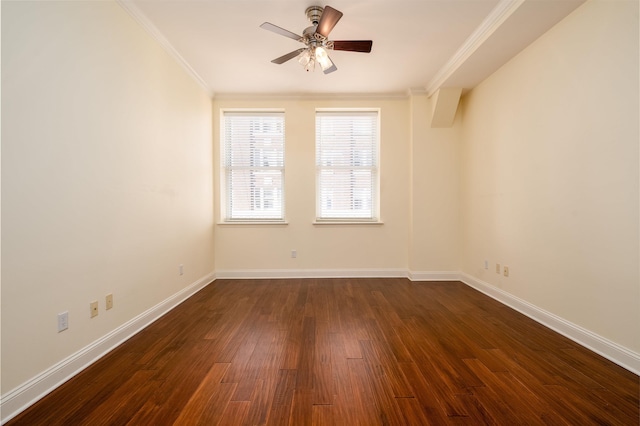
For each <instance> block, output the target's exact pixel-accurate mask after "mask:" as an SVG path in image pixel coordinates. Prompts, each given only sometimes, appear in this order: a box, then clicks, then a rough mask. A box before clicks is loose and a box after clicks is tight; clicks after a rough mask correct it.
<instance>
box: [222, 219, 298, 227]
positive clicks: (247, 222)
mask: <svg viewBox="0 0 640 426" xmlns="http://www.w3.org/2000/svg"><path fill="white" fill-rule="evenodd" d="M288 224H289V222H287V221H286V220H234V221H229V222H218V223H217V225H218V226H243V225H244V226H247V225H260V226H263V225H271V226H273V225H276V226H286V225H288Z"/></svg>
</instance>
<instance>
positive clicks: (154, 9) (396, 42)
mask: <svg viewBox="0 0 640 426" xmlns="http://www.w3.org/2000/svg"><path fill="white" fill-rule="evenodd" d="M119 2H120V4H121V5H122V6H123V7H124V8H125V10H127V11H128V12H129V13H130V14H131V15H132V16H133V17H134V18H135V19H137V20H138V22H140V23H141V24H142V25H143V26H144V27H145V28H146V29H147V30H148V31H149V32H150V33H151V34H152V35H154V36H155V37H156V39H158V41H160V43H161V44H163V45H164V46H165V48H166V49H167V50H168V51H170V52H171V53H172V54H174V55H175V56H176V57H177V58H178V59H179V60H180V61H181V62H182V64H183V65H184V66H185V68H187V69H188V70H189V72H191V73H192V74H193V75H194V76H195V77H196V78H197V79H198V80H199V81H200V82H201V84H202V85H203V86H204V87H205V88H206V89H207V91H208V92H209V93H210V94H212V95H214V94H215V95H221V94H280V95H282V94H284V95H288V94H338V93H339V94H405V93H407V91H409V90H413V91H422V90H424V91H426V92H427V93H429V94H431V93H433V92H434V91H435V90H437V89H438V88H440V87H461V88H463V89H470V88H472V87H473V86H475V85H476V84H478V83H479V82H481V81H482V80H484V79H485V78H486V77H488V76H489V75H490V74H491V73H493V72H494V71H495V70H496V69H498V68H499V67H500V66H501V65H503V64H504V63H505V62H507V61H508V60H509V59H511V58H512V57H513V56H514V55H516V54H517V53H518V52H520V51H521V50H522V49H523V48H524V47H526V46H527V45H529V44H530V43H531V42H532V41H534V40H535V39H536V38H538V37H539V36H540V35H542V34H543V33H544V32H546V31H547V30H548V29H549V28H551V27H552V26H553V25H554V24H555V23H557V22H559V21H560V20H561V19H562V18H564V17H565V16H566V15H568V14H569V13H570V12H571V11H573V10H574V9H575V8H576V7H577V6H579V5H580V4H581V3H583V2H584V0H366V1H365V0H331V1H330V3H329V5H330V6H332V7H333V8H335V9H338V10H339V11H341V12H343V13H344V16H343V17H342V19H341V20H340V21H339V22H338V24H337V25H336V27H335V28H334V29H333V31H332V32H331V34H330V36H329V39H331V40H363V39H364V40H369V39H371V40H373V48H372V51H371V53H369V54H366V53H355V52H344V51H330V56H331V58H332V60H333V62H334V63H335V64H336V66H337V67H338V71H336V72H334V73H331V74H327V75H325V74H323V73H322V72H321V71H320V70H319V69H317V70H316V71H315V72H313V73H307V72H305V71H304V70H303V68H302V67H301V66H300V65H299V64H298V63H297V61H296V60H295V59H293V60H291V61H289V62H286V63H285V64H282V65H275V64H273V63H271V62H270V61H271V60H272V59H274V58H277V57H279V56H281V55H284V54H285V53H288V52H291V51H293V50H296V49H298V48H299V47H302V46H303V45H302V44H301V43H298V42H296V41H295V40H292V39H290V38H286V37H283V36H281V35H278V34H275V33H272V32H269V31H266V30H264V29H262V28H260V27H259V26H260V24H262V23H263V22H265V21H267V22H271V23H272V24H275V25H277V26H279V27H282V28H285V29H287V30H289V31H292V32H294V33H296V34H301V33H302V31H303V29H304V28H306V27H308V26H309V25H310V23H309V21H308V20H307V18H306V16H305V10H306V8H307V7H309V6H312V5H319V6H326V4H325V3H323V2H318V1H317V0H120V1H119Z"/></svg>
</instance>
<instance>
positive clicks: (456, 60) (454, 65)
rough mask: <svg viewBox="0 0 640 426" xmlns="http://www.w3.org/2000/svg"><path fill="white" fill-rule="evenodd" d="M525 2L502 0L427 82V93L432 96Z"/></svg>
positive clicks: (521, 0)
mask: <svg viewBox="0 0 640 426" xmlns="http://www.w3.org/2000/svg"><path fill="white" fill-rule="evenodd" d="M524 2H525V0H501V1H500V3H498V4H497V5H496V7H495V8H493V10H492V11H491V13H489V15H487V17H486V18H485V19H484V21H482V23H481V24H480V26H479V27H478V28H476V30H475V31H474V32H473V33H471V35H470V36H469V38H467V40H466V41H465V42H464V43H463V44H462V46H460V47H459V48H458V50H457V51H456V53H454V54H453V56H452V57H451V58H450V59H449V60H448V61H447V62H446V63H445V64H444V66H443V67H442V68H440V70H439V71H438V72H437V73H436V75H435V76H434V77H433V79H431V81H430V82H429V84H427V86H426V91H427V95H428V96H432V95H433V94H434V93H435V92H436V91H437V90H438V89H439V88H440V87H441V86H442V85H443V84H444V83H445V82H446V81H447V79H448V78H449V77H451V76H452V75H453V73H454V72H456V71H457V70H458V68H460V67H461V66H462V64H464V63H465V62H466V60H467V59H469V57H470V56H471V55H472V54H473V53H474V52H475V51H476V50H477V49H478V48H479V47H480V46H482V44H483V43H484V42H485V41H487V39H488V38H489V37H490V36H491V35H492V34H493V33H494V32H496V30H497V29H498V28H500V27H501V26H502V24H503V23H504V22H505V21H506V20H507V18H509V16H511V15H512V14H513V13H514V12H515V11H516V10H518V8H519V7H520V6H522V4H523V3H524Z"/></svg>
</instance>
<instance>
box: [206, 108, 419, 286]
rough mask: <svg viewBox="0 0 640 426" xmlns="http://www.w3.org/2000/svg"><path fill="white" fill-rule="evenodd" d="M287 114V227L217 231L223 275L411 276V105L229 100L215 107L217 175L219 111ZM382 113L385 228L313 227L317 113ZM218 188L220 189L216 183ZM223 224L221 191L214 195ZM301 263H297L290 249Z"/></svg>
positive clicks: (219, 267) (234, 227)
mask: <svg viewBox="0 0 640 426" xmlns="http://www.w3.org/2000/svg"><path fill="white" fill-rule="evenodd" d="M225 108H280V109H283V110H284V111H285V126H286V130H285V216H286V220H287V222H288V225H218V226H217V229H216V273H217V274H218V275H219V276H227V275H229V274H231V273H236V272H238V271H243V272H244V273H243V274H241V275H247V272H248V273H249V275H251V274H252V273H256V274H258V275H259V273H258V272H257V271H265V270H271V271H272V272H273V271H278V270H288V271H290V270H296V271H306V272H305V273H307V272H309V271H312V270H316V271H317V270H324V271H325V272H329V271H345V270H348V271H354V270H355V271H357V270H369V271H373V270H375V271H382V270H395V271H406V269H407V250H408V235H409V220H408V219H409V216H408V206H409V196H410V194H409V179H410V176H409V143H410V141H409V118H408V117H409V104H408V102H407V99H406V98H404V97H403V98H371V99H369V98H364V99H357V98H353V99H342V100H338V99H335V100H327V99H323V98H299V99H295V98H260V99H258V100H247V99H242V98H235V99H234V98H232V97H222V98H215V99H214V102H213V122H214V155H215V161H214V168H215V173H216V176H217V174H218V173H219V169H220V144H219V140H220V111H221V110H223V109H225ZM316 108H380V133H381V134H380V152H381V155H380V158H381V163H380V188H381V189H380V190H381V200H380V211H381V218H382V221H383V222H384V225H314V224H313V222H314V220H315V109H316ZM216 188H218V182H216ZM215 193H216V197H215V205H216V208H215V212H216V222H218V223H219V222H220V201H219V191H215ZM294 249H295V250H297V258H296V259H292V258H291V250H294Z"/></svg>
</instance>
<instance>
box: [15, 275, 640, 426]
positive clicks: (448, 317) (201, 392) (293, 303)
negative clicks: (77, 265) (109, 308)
mask: <svg viewBox="0 0 640 426" xmlns="http://www.w3.org/2000/svg"><path fill="white" fill-rule="evenodd" d="M638 396H639V382H638V376H636V375H634V374H632V373H630V372H628V371H627V370H625V369H623V368H621V367H619V366H617V365H615V364H613V363H611V362H609V361H607V360H605V359H604V358H602V357H600V356H598V355H596V354H594V353H592V352H590V351H588V350H586V349H584V348H582V347H581V346H579V345H577V344H576V343H573V342H572V341H570V340H568V339H566V338H564V337H562V336H560V335H558V334H557V333H555V332H553V331H551V330H549V329H546V328H544V327H543V326H541V325H539V324H537V323H535V322H534V321H532V320H530V319H528V318H527V317H525V316H523V315H521V314H519V313H517V312H515V311H513V310H511V309H510V308H507V307H506V306H503V305H501V304H500V303H498V302H496V301H494V300H492V299H490V298H488V297H487V296H485V295H483V294H481V293H479V292H477V291H475V290H473V289H471V288H469V287H467V286H466V285H464V284H462V283H457V282H428V283H412V282H410V281H408V280H406V279H305V280H294V279H292V280H218V281H216V282H215V283H213V284H211V285H209V286H208V287H206V288H205V289H203V290H202V291H200V292H199V293H197V294H196V295H194V296H193V297H191V298H190V299H189V300H187V301H186V302H184V303H183V304H182V305H180V306H179V307H177V308H176V309H174V310H173V311H171V312H170V313H169V314H167V315H166V316H164V317H163V318H161V319H160V320H158V321H156V322H155V323H154V324H152V325H151V326H149V327H148V328H147V329H145V330H144V331H142V332H141V333H139V334H137V335H136V336H134V337H133V338H131V339H130V340H129V341H127V342H126V343H124V344H123V345H121V346H120V347H118V348H117V349H116V350H114V351H113V352H111V353H110V354H108V355H107V356H105V357H104V358H103V359H101V360H100V361H98V362H97V363H95V364H94V365H92V366H91V367H89V368H88V369H86V370H85V371H83V372H82V373H81V374H79V375H78V376H76V377H75V378H73V379H72V380H70V381H69V382H67V383H66V384H64V385H63V386H61V387H60V388H58V389H57V390H55V391H54V392H53V393H51V394H50V395H48V396H47V397H45V398H44V399H42V400H41V401H40V402H38V403H37V404H35V405H34V406H32V407H31V408H29V409H28V410H27V411H25V412H24V413H22V414H21V415H19V416H18V417H16V418H15V419H13V420H12V421H11V422H10V423H8V424H10V425H171V424H175V425H218V424H220V425H262V424H269V425H312V424H316V425H332V424H335V425H367V426H369V425H429V424H433V425H440V424H443V425H449V424H466V425H480V424H492V425H516V424H531V425H541V424H550V425H638V424H639V423H640V420H639V419H640V412H639V408H638V404H639V402H638Z"/></svg>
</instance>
